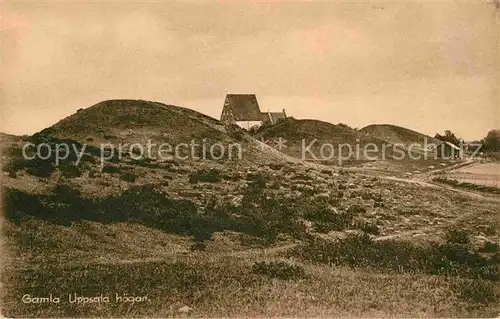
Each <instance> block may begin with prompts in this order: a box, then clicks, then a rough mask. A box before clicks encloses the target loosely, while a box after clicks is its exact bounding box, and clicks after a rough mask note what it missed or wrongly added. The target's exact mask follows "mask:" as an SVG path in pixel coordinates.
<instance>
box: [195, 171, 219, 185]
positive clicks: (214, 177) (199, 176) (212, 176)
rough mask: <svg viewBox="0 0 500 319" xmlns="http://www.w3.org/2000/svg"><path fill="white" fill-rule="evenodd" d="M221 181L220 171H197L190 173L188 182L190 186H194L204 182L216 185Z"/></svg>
mask: <svg viewBox="0 0 500 319" xmlns="http://www.w3.org/2000/svg"><path fill="white" fill-rule="evenodd" d="M220 181H222V176H221V173H220V171H218V170H216V169H211V170H208V171H207V170H204V169H201V170H198V171H197V172H195V173H192V174H191V175H189V182H190V183H191V184H196V183H199V182H204V183H218V182H220Z"/></svg>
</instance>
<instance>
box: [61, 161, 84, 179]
mask: <svg viewBox="0 0 500 319" xmlns="http://www.w3.org/2000/svg"><path fill="white" fill-rule="evenodd" d="M59 170H60V171H61V173H62V175H63V176H64V177H67V178H75V177H80V176H82V171H81V170H80V168H79V167H78V166H76V165H74V164H63V165H60V166H59Z"/></svg>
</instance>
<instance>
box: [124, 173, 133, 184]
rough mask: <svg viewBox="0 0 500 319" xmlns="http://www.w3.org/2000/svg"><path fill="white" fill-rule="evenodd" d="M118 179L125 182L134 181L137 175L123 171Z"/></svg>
mask: <svg viewBox="0 0 500 319" xmlns="http://www.w3.org/2000/svg"><path fill="white" fill-rule="evenodd" d="M120 179H121V180H122V181H125V182H129V183H134V182H135V181H136V180H137V175H135V174H132V173H125V174H122V175H120Z"/></svg>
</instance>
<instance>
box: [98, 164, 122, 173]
mask: <svg viewBox="0 0 500 319" xmlns="http://www.w3.org/2000/svg"><path fill="white" fill-rule="evenodd" d="M102 171H103V173H108V174H120V173H121V171H122V170H121V167H120V166H112V165H105V166H104V167H103V168H102Z"/></svg>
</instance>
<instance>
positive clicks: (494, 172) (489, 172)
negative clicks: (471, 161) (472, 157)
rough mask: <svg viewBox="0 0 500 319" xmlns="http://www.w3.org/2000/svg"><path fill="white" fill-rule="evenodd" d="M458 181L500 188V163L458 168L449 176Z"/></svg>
mask: <svg viewBox="0 0 500 319" xmlns="http://www.w3.org/2000/svg"><path fill="white" fill-rule="evenodd" d="M449 177H450V178H451V179H455V180H457V181H459V182H467V183H472V184H477V185H485V186H493V187H499V188H500V163H484V164H477V165H472V166H468V167H464V168H460V169H458V170H456V171H453V172H452V173H451V174H450V176H449Z"/></svg>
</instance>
